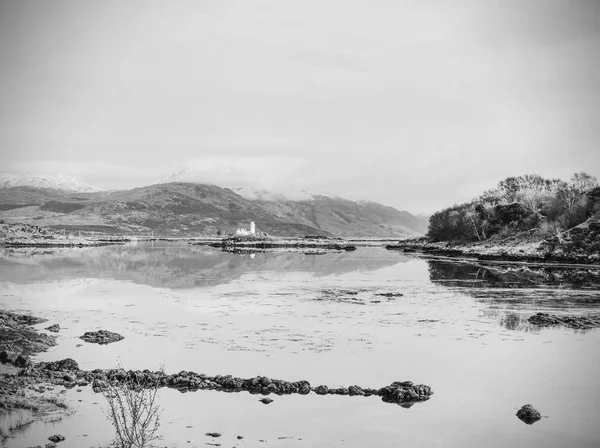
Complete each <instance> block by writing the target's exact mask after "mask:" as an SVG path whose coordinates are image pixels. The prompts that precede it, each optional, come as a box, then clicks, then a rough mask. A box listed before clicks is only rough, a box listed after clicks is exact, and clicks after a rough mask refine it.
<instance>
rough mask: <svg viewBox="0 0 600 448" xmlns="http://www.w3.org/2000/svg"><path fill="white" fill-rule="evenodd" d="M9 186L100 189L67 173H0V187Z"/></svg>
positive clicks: (80, 190)
mask: <svg viewBox="0 0 600 448" xmlns="http://www.w3.org/2000/svg"><path fill="white" fill-rule="evenodd" d="M10 187H36V188H52V189H54V190H61V191H66V192H72V193H94V192H98V191H102V190H101V189H99V188H96V187H93V186H92V185H90V184H87V183H85V182H82V181H80V180H78V179H77V178H75V177H73V176H71V175H69V174H19V175H14V174H0V188H10Z"/></svg>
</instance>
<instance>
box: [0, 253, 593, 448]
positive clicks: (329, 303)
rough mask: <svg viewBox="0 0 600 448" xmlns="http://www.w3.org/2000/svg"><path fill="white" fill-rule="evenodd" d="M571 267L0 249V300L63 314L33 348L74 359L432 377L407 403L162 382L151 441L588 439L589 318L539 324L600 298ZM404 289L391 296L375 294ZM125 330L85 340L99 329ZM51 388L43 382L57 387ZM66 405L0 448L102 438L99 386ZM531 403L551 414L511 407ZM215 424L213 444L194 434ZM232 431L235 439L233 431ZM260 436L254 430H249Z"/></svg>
mask: <svg viewBox="0 0 600 448" xmlns="http://www.w3.org/2000/svg"><path fill="white" fill-rule="evenodd" d="M599 281H600V280H599V279H598V277H597V276H594V275H591V274H589V273H586V272H584V271H581V270H579V271H559V270H549V269H530V268H527V267H524V266H507V265H500V264H497V265H490V266H483V265H478V264H473V263H457V262H449V261H442V260H425V259H422V258H419V257H413V256H406V255H402V254H400V253H396V252H389V251H386V250H384V249H380V248H360V249H358V250H357V251H355V252H351V253H327V254H324V255H305V254H301V253H287V252H279V253H256V254H253V255H250V254H246V255H239V254H229V253H224V252H220V251H218V250H216V249H210V248H205V247H199V246H188V245H183V244H170V243H161V244H154V245H151V244H140V245H132V246H125V247H108V248H94V249H84V250H69V251H65V252H60V253H44V252H43V251H32V252H31V253H29V254H24V253H22V252H21V253H17V252H15V253H12V252H2V253H0V282H1V283H0V297H1V303H0V306H2V307H3V308H5V309H10V310H18V311H26V312H32V313H34V314H35V315H39V316H42V317H46V318H48V319H49V322H48V323H45V324H42V325H40V326H39V327H41V328H43V327H46V326H48V325H50V324H52V323H58V324H60V326H61V332H60V333H59V337H58V345H57V346H56V347H54V348H53V349H52V350H50V351H49V352H47V353H44V354H42V355H39V356H38V357H37V358H38V359H39V360H54V359H59V358H64V357H72V358H74V359H75V360H77V361H78V362H79V364H80V367H81V368H83V369H94V368H112V367H116V366H118V365H119V364H121V365H122V366H123V367H124V368H126V369H130V368H131V369H135V368H139V369H144V368H149V369H157V368H158V367H159V366H160V365H164V366H165V368H166V370H167V371H168V372H178V371H180V370H194V371H197V372H202V373H206V374H210V375H216V374H232V375H234V376H242V377H250V376H255V375H265V376H269V377H272V378H280V379H285V380H289V381H295V380H301V379H304V380H308V381H310V382H311V384H313V385H318V384H326V385H328V386H349V385H352V384H358V385H361V386H363V387H375V388H379V387H382V386H385V385H387V384H389V383H391V382H392V381H402V380H411V381H413V382H416V383H423V384H428V385H430V386H431V387H432V388H433V390H434V393H435V395H433V397H432V398H431V399H430V400H429V401H427V402H425V403H419V404H415V405H414V406H413V407H411V408H410V409H405V408H402V407H400V406H397V405H392V404H386V403H383V402H382V401H380V399H379V398H377V397H369V398H363V397H341V396H324V397H321V396H316V395H314V394H311V395H308V396H296V395H295V396H281V397H279V396H274V397H272V398H273V399H274V400H275V401H274V402H273V403H272V404H270V405H268V406H265V405H263V404H262V403H260V402H258V398H259V397H257V396H254V395H250V394H248V393H243V392H242V393H237V394H226V393H220V392H208V391H206V392H205V391H198V392H193V393H186V394H181V393H179V392H177V391H174V390H167V389H165V390H162V391H161V393H160V400H161V404H162V407H163V414H162V420H161V422H162V424H161V434H162V435H163V440H162V442H161V445H162V446H169V447H178V446H181V447H183V446H185V447H190V446H206V443H221V444H222V446H239V447H251V446H269V447H279V446H281V447H288V446H289V447H296V446H297V447H342V446H343V447H365V446H378V447H392V446H393V447H396V446H411V447H412V446H423V447H432V446H460V447H471V446H473V447H482V446H486V447H506V446H513V447H521V446H523V447H532V446H545V447H564V446H570V447H597V446H600V431H598V415H600V359H599V354H600V331H598V330H590V331H585V332H582V331H575V330H569V329H566V328H554V329H542V330H539V329H535V328H533V327H531V326H530V325H529V324H528V323H527V318H528V317H529V316H530V315H531V314H533V313H535V312H537V311H539V310H542V311H550V312H569V313H571V312H581V311H588V310H591V309H593V310H595V311H597V310H598V309H599V308H600V293H599V288H598V282H599ZM386 292H395V293H401V294H403V296H401V297H393V298H391V299H388V298H386V297H383V296H379V295H377V294H379V293H386ZM99 328H103V329H107V330H112V331H117V332H118V333H121V334H123V335H124V336H125V339H124V340H123V341H121V342H118V343H115V344H111V345H108V346H96V345H92V344H85V343H84V345H82V346H81V347H77V345H78V344H80V343H81V340H79V339H78V336H80V335H81V334H83V333H84V332H85V331H89V330H95V329H99ZM60 389H62V388H57V389H56V390H55V391H53V392H52V393H58V392H59V391H60ZM61 396H62V397H65V399H66V401H67V402H68V403H69V404H70V405H71V406H72V407H73V408H74V409H75V410H77V412H76V413H75V414H74V415H72V416H69V417H67V418H65V419H63V420H62V421H60V422H58V423H54V424H49V423H41V422H38V423H34V424H32V425H30V426H29V427H28V428H27V429H26V430H25V431H23V432H22V433H20V434H19V436H18V437H17V438H14V439H9V440H8V441H7V442H6V444H5V445H6V447H23V446H25V447H26V446H35V445H42V446H43V445H44V444H45V443H46V442H47V441H46V438H47V437H48V436H50V435H52V434H55V433H59V434H63V435H65V436H66V437H67V440H66V441H65V442H62V443H61V444H60V446H61V448H69V447H87V446H98V445H101V444H105V443H108V442H109V441H110V440H111V434H112V428H111V426H110V424H109V422H108V421H106V419H105V418H104V415H103V411H102V409H103V407H104V403H103V400H104V399H103V397H102V395H100V394H94V393H93V392H92V391H91V390H90V388H83V390H82V391H81V392H77V391H76V389H72V390H69V391H68V392H67V393H66V394H64V395H61ZM528 403H531V404H533V405H534V406H535V407H536V408H537V409H538V410H539V411H540V412H541V413H542V415H544V416H545V417H546V418H543V419H542V420H540V421H539V422H537V423H536V424H534V425H532V426H529V425H526V424H524V423H522V422H521V421H520V420H518V419H517V418H516V416H515V413H516V411H517V409H518V408H520V407H521V406H522V405H524V404H528ZM213 431H217V432H220V433H222V434H223V436H222V437H221V438H220V439H218V440H217V439H210V438H209V437H206V436H205V435H204V434H205V433H206V432H213ZM237 435H243V436H244V439H243V440H237V439H236V436H237ZM261 440H262V442H261Z"/></svg>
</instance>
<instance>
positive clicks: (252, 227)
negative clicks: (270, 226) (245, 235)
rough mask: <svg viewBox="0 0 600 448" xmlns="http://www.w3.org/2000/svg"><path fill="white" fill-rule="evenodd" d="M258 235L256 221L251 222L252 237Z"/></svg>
mask: <svg viewBox="0 0 600 448" xmlns="http://www.w3.org/2000/svg"><path fill="white" fill-rule="evenodd" d="M255 233H256V225H255V224H254V221H250V235H254V234H255Z"/></svg>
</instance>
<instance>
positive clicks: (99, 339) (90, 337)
mask: <svg viewBox="0 0 600 448" xmlns="http://www.w3.org/2000/svg"><path fill="white" fill-rule="evenodd" d="M79 338H80V339H83V340H84V341H85V342H89V343H91V344H100V345H106V344H111V343H113V342H118V341H121V340H123V339H125V338H124V337H123V336H121V335H120V334H118V333H113V332H112V331H107V330H98V331H87V332H85V333H84V334H83V336H80V337H79Z"/></svg>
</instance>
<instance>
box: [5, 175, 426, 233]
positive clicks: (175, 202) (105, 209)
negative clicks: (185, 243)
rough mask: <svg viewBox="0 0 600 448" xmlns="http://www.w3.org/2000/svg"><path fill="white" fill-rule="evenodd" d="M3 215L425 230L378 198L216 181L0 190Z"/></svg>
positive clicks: (58, 220) (133, 229)
mask: <svg viewBox="0 0 600 448" xmlns="http://www.w3.org/2000/svg"><path fill="white" fill-rule="evenodd" d="M0 219H3V220H5V221H7V222H23V223H30V224H36V225H43V226H50V227H58V228H66V229H68V230H84V231H85V230H87V231H102V232H108V233H134V234H147V233H149V232H150V231H155V232H157V234H161V235H202V234H203V235H214V234H216V233H217V232H218V231H219V230H220V231H221V232H223V233H229V232H234V231H235V230H236V229H237V228H239V227H247V226H248V223H249V222H250V221H254V222H255V223H256V227H257V229H259V230H260V231H263V232H267V233H269V234H272V235H290V236H293V235H308V234H312V235H335V236H357V237H401V238H407V237H413V236H420V235H422V233H421V232H420V230H422V227H420V224H419V219H418V218H416V217H414V216H412V215H411V214H410V213H408V212H401V211H399V210H396V209H394V208H392V207H386V206H383V205H381V204H376V203H371V202H367V203H359V202H354V201H349V200H346V199H342V198H337V197H330V196H319V195H313V196H312V199H307V200H302V201H291V200H286V199H284V198H281V199H279V200H250V199H247V198H244V197H242V196H240V195H239V194H237V193H235V192H234V191H232V190H230V189H227V188H221V187H217V186H214V185H201V184H193V183H162V184H155V185H150V186H146V187H139V188H134V189H131V190H123V191H114V192H94V193H69V192H61V191H58V190H55V189H44V188H33V187H12V188H4V189H0Z"/></svg>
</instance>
